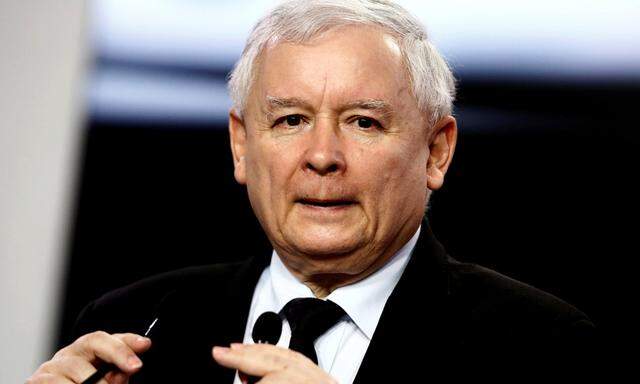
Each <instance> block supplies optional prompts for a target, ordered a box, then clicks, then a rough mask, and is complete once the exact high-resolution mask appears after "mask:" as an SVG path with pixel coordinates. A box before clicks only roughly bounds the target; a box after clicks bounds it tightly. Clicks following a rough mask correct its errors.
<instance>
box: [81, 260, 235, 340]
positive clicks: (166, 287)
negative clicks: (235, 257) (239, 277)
mask: <svg viewBox="0 0 640 384" xmlns="http://www.w3.org/2000/svg"><path fill="white" fill-rule="evenodd" d="M243 264H244V262H235V263H225V264H215V265H207V266H197V267H188V268H183V269H179V270H175V271H170V272H165V273H161V274H158V275H155V276H151V277H148V278H145V279H142V280H139V281H137V282H135V283H132V284H129V285H127V286H124V287H121V288H118V289H115V290H113V291H110V292H107V293H105V294H104V295H102V296H101V297H99V298H98V299H96V300H94V301H92V302H90V303H89V304H88V305H87V306H85V308H84V309H83V310H82V312H81V313H80V315H79V316H78V319H77V321H76V324H75V327H74V330H73V338H74V339H75V338H77V337H78V336H81V335H83V334H86V333H90V332H93V331H96V330H103V331H106V332H109V333H115V332H138V333H143V332H144V331H145V330H146V327H148V325H149V324H150V322H151V321H152V320H153V318H154V315H155V312H156V311H157V310H158V307H159V306H160V305H161V304H162V303H163V301H164V300H165V298H166V297H167V296H169V295H170V294H171V293H172V292H174V291H177V290H189V289H196V290H197V289H204V290H207V289H211V290H212V292H215V291H214V290H215V289H216V286H219V285H220V284H224V283H225V282H227V281H228V280H229V279H230V276H233V275H234V274H235V273H236V272H237V271H238V270H239V269H240V268H241V266H242V265H243Z"/></svg>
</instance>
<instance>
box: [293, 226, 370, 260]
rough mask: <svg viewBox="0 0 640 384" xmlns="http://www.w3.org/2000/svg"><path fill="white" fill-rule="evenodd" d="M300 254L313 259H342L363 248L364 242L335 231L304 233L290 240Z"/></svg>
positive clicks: (308, 231)
mask: <svg viewBox="0 0 640 384" xmlns="http://www.w3.org/2000/svg"><path fill="white" fill-rule="evenodd" d="M290 240H291V242H290V243H291V244H292V245H294V248H295V249H297V250H298V251H299V252H300V253H303V254H306V255H309V256H311V257H314V258H315V257H340V256H346V255H348V254H351V253H353V252H355V251H356V250H358V249H359V248H361V246H362V244H363V242H364V240H363V239H362V238H361V237H359V236H358V237H357V236H352V235H350V234H348V233H344V232H342V233H335V232H333V231H326V230H324V231H310V230H307V231H304V232H302V233H297V234H296V235H295V236H294V238H292V239H290Z"/></svg>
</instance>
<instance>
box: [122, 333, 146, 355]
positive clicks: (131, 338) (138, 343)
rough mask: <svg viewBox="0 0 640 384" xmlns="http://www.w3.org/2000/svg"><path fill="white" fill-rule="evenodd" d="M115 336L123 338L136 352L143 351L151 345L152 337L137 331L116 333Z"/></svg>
mask: <svg viewBox="0 0 640 384" xmlns="http://www.w3.org/2000/svg"><path fill="white" fill-rule="evenodd" d="M113 336H114V337H116V338H118V339H120V340H122V341H123V342H124V343H125V344H127V345H128V346H129V348H131V349H132V350H133V351H134V352H136V353H142V352H145V351H146V350H148V349H149V348H150V347H151V339H150V338H148V337H145V336H142V335H138V334H135V333H114V334H113Z"/></svg>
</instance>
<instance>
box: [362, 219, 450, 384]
mask: <svg viewBox="0 0 640 384" xmlns="http://www.w3.org/2000/svg"><path fill="white" fill-rule="evenodd" d="M446 258H447V255H446V252H445V250H444V248H443V247H442V245H441V244H440V243H439V242H438V241H437V240H436V239H435V237H434V236H433V233H432V232H431V229H430V228H429V225H428V223H427V222H426V221H424V222H423V225H422V229H421V234H420V237H419V239H418V242H417V244H416V247H415V248H414V250H413V252H412V255H411V260H410V261H409V263H408V264H407V267H406V269H405V271H404V273H403V275H402V277H401V278H400V281H398V284H397V285H396V287H395V289H394V291H393V292H392V294H391V296H389V299H388V300H387V303H386V305H385V308H384V311H383V313H382V316H381V317H380V321H379V322H378V326H377V327H376V331H375V333H374V335H373V338H372V339H371V343H370V344H369V348H368V349H367V352H366V354H365V356H364V359H363V361H362V364H361V365H360V369H359V370H358V374H357V376H356V378H355V380H354V384H365V383H375V382H386V381H387V380H389V381H390V382H403V381H404V379H405V378H406V379H407V380H409V379H410V378H415V377H416V374H415V372H411V371H409V370H408V369H409V368H408V367H415V368H416V369H420V370H423V369H429V370H430V371H433V370H437V369H438V368H442V364H441V363H442V362H441V361H439V360H440V359H444V357H445V355H446V353H443V352H444V351H443V348H446V347H447V344H446V342H447V340H446V339H445V335H446V334H447V333H448V332H447V328H448V327H449V324H450V322H449V318H448V317H449V315H448V313H449V311H448V309H447V305H448V303H447V301H448V300H447V297H448V293H449V287H448V274H447V271H446ZM425 364H430V367H426V366H425Z"/></svg>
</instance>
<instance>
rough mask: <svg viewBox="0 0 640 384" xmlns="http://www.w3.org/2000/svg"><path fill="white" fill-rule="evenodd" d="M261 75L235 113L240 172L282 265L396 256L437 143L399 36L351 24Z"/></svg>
mask: <svg viewBox="0 0 640 384" xmlns="http://www.w3.org/2000/svg"><path fill="white" fill-rule="evenodd" d="M256 71H257V78H256V81H255V83H254V86H253V88H252V90H251V94H250V96H249V99H248V102H247V106H246V109H245V114H244V120H243V121H240V120H239V119H238V118H237V117H235V116H234V115H233V114H232V118H231V123H230V132H231V139H232V149H233V151H234V160H235V166H236V170H235V175H236V179H237V180H238V181H239V182H240V183H243V184H246V185H247V190H248V194H249V199H250V201H251V205H252V207H253V209H254V211H255V213H256V216H257V217H258V219H259V220H260V223H261V224H262V226H263V228H264V230H265V231H266V233H267V236H268V237H269V239H270V241H271V243H272V244H273V246H274V248H275V249H276V250H277V251H278V254H279V255H280V256H281V257H282V258H283V261H284V262H285V264H286V265H287V266H288V267H289V268H290V269H293V270H294V271H296V272H299V273H301V274H302V275H305V276H308V275H318V274H327V273H328V274H335V273H339V274H349V275H357V274H361V273H363V272H364V271H366V270H367V269H370V268H372V266H374V265H375V264H376V262H379V261H380V260H381V259H383V258H385V257H389V256H390V255H391V254H393V253H395V251H397V250H398V249H399V247H401V246H402V245H403V244H404V243H405V242H406V241H407V240H408V239H409V238H410V237H411V236H412V235H413V233H414V232H415V230H416V229H417V227H418V225H419V224H420V221H421V219H422V216H423V211H424V206H425V202H426V193H427V186H428V161H429V157H430V148H429V145H430V144H429V143H430V140H431V138H430V132H431V131H430V130H429V129H428V128H429V127H428V126H427V122H426V119H425V118H424V116H422V114H421V113H420V112H419V110H418V107H417V104H416V101H415V99H414V97H413V96H412V95H411V93H410V92H411V86H410V81H409V78H408V75H407V73H406V70H405V68H404V66H403V62H402V57H401V54H400V51H399V48H398V46H397V44H396V43H395V41H394V40H393V39H392V38H391V37H390V36H388V35H386V34H384V33H382V32H381V31H380V30H379V29H377V28H373V27H361V26H360V27H344V28H340V29H336V30H333V31H330V32H328V33H326V34H325V35H323V36H322V37H320V38H319V39H316V40H314V41H313V42H312V43H309V44H300V45H298V44H285V43H283V44H279V45H276V46H275V47H271V48H269V49H267V50H266V51H265V52H264V53H263V54H262V56H261V59H260V60H259V61H258V64H257V68H256Z"/></svg>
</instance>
